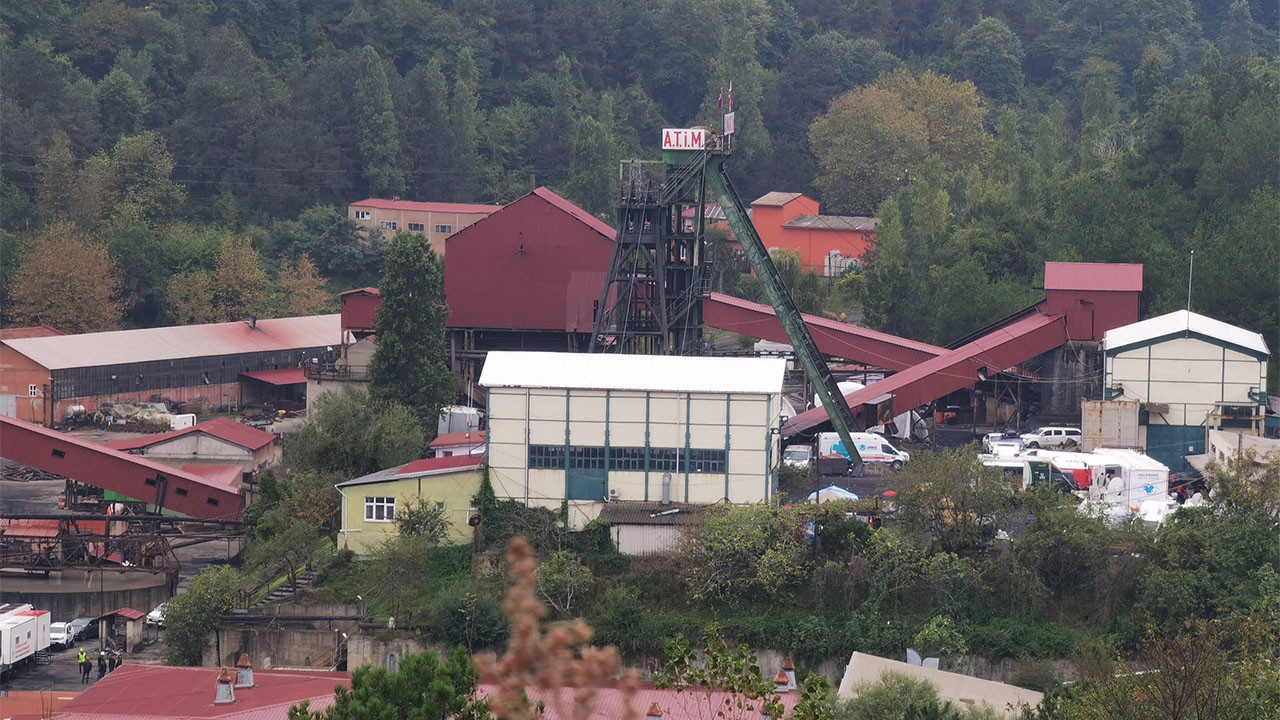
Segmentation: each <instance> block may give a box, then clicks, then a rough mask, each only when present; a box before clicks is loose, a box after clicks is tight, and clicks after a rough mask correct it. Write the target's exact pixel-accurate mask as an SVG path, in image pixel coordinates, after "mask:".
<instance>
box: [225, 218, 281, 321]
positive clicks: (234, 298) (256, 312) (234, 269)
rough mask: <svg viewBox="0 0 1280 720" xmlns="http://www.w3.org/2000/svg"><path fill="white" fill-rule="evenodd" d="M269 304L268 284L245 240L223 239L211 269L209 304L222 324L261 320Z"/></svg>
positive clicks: (252, 250) (228, 237) (232, 237)
mask: <svg viewBox="0 0 1280 720" xmlns="http://www.w3.org/2000/svg"><path fill="white" fill-rule="evenodd" d="M270 301H271V281H270V280H268V279H267V274H266V272H265V271H264V270H263V269H262V260H261V258H259V257H258V251H257V250H255V249H254V248H253V245H252V244H251V243H250V242H249V239H248V238H245V237H236V236H227V237H225V238H223V240H222V249H221V250H220V251H219V252H218V260H217V262H216V263H215V264H214V268H213V302H214V306H215V307H217V311H218V316H219V317H220V318H222V319H223V320H227V321H230V320H242V319H247V318H250V317H262V316H265V315H266V311H267V309H268V307H269V306H270Z"/></svg>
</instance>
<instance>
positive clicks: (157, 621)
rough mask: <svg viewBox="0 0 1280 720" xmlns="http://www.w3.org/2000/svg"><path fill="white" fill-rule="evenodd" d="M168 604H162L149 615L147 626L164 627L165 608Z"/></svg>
mask: <svg viewBox="0 0 1280 720" xmlns="http://www.w3.org/2000/svg"><path fill="white" fill-rule="evenodd" d="M167 604H168V603H160V604H159V605H157V606H156V609H155V610H152V611H151V612H149V613H147V624H148V625H158V626H160V627H164V606H165V605H167Z"/></svg>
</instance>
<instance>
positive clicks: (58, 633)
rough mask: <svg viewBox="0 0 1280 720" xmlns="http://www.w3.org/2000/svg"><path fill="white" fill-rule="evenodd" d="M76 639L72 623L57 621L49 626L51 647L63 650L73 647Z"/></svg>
mask: <svg viewBox="0 0 1280 720" xmlns="http://www.w3.org/2000/svg"><path fill="white" fill-rule="evenodd" d="M75 641H76V639H75V638H74V637H72V634H71V623H65V622H56V623H53V624H52V625H50V626H49V647H51V648H56V649H58V650H62V649H64V648H69V647H71V646H72V645H73V644H74V643H75Z"/></svg>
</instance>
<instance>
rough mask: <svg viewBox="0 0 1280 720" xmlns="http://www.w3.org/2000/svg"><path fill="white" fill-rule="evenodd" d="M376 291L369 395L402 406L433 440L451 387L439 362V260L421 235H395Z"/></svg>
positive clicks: (443, 313) (442, 311) (442, 316)
mask: <svg viewBox="0 0 1280 720" xmlns="http://www.w3.org/2000/svg"><path fill="white" fill-rule="evenodd" d="M379 289H380V290H381V291H382V308H381V309H379V310H378V314H377V317H376V318H375V319H374V330H375V332H376V333H377V336H378V349H377V350H376V351H375V352H374V354H373V360H372V361H371V363H370V367H369V374H370V376H371V378H370V379H371V382H370V390H371V391H372V393H373V394H374V396H375V397H378V398H381V399H384V400H389V401H395V402H398V403H400V404H402V405H406V406H408V407H409V408H410V409H412V410H413V412H414V414H415V415H416V416H417V417H418V419H419V420H421V421H422V425H423V427H424V428H426V429H427V431H428V433H429V434H431V435H434V428H435V427H436V423H437V419H438V416H439V414H440V407H441V406H443V405H446V404H448V403H450V402H452V401H453V396H454V389H455V383H454V379H453V375H452V374H451V373H450V372H449V365H448V361H447V359H446V357H445V325H444V324H445V320H446V319H447V318H448V316H449V308H448V306H447V305H446V304H445V299H444V260H443V259H442V258H441V257H440V256H439V255H437V254H436V253H435V252H434V251H433V250H432V249H431V243H430V242H429V241H428V240H427V236H426V235H423V234H421V233H400V234H399V235H397V236H396V238H395V240H394V241H393V242H391V243H390V245H389V246H388V248H387V273H386V275H385V276H384V277H383V278H382V283H381V285H380V286H379Z"/></svg>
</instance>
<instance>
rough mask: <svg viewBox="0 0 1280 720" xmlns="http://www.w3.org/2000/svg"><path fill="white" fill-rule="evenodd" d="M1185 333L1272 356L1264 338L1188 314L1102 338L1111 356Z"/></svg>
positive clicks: (1151, 321) (1171, 315)
mask: <svg viewBox="0 0 1280 720" xmlns="http://www.w3.org/2000/svg"><path fill="white" fill-rule="evenodd" d="M1184 332H1192V333H1196V334H1199V335H1204V336H1206V337H1211V338H1215V339H1217V340H1221V341H1223V342H1225V343H1228V344H1231V345H1236V346H1239V347H1242V348H1247V349H1249V350H1253V351H1255V352H1260V353H1262V354H1264V355H1269V354H1270V351H1269V350H1268V349H1267V341H1266V340H1265V339H1263V337H1262V335H1260V334H1258V333H1256V332H1252V331H1249V330H1245V329H1244V328H1240V327H1236V326H1235V325H1228V324H1227V323H1224V322H1222V321H1221V320H1214V319H1213V318H1211V317H1208V316H1205V315H1201V314H1200V313H1195V312H1188V311H1186V310H1175V311H1173V312H1171V313H1167V314H1165V315H1160V316H1159V317H1153V318H1150V319H1147V320H1142V321H1139V322H1136V323H1133V324H1132V325H1125V326H1124V327H1118V328H1115V329H1113V330H1108V331H1107V334H1106V335H1103V336H1102V344H1103V347H1104V348H1105V349H1106V350H1107V351H1108V352H1110V351H1114V350H1118V349H1120V348H1124V347H1128V346H1130V345H1138V344H1141V343H1144V342H1146V341H1148V340H1154V339H1156V338H1160V337H1164V336H1166V335H1174V334H1177V333H1184Z"/></svg>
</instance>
